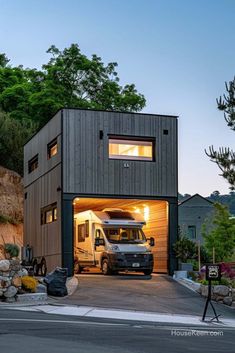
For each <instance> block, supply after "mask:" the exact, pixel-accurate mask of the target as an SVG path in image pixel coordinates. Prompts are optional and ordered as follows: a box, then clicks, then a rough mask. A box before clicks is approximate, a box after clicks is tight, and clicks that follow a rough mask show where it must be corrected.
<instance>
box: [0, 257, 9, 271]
mask: <svg viewBox="0 0 235 353" xmlns="http://www.w3.org/2000/svg"><path fill="white" fill-rule="evenodd" d="M9 268H10V261H9V260H0V271H3V272H5V271H9Z"/></svg>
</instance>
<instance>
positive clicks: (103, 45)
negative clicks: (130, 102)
mask: <svg viewBox="0 0 235 353" xmlns="http://www.w3.org/2000/svg"><path fill="white" fill-rule="evenodd" d="M0 9H1V10H0V52H5V53H6V54H7V56H8V57H9V58H10V59H11V63H12V65H19V64H23V65H24V66H26V67H37V68H40V67H41V65H42V64H44V63H46V62H47V61H48V58H49V57H48V54H46V50H47V49H48V48H49V46H50V45H51V44H55V45H56V46H57V47H58V48H60V49H63V48H65V47H66V46H69V45H70V44H71V43H78V44H79V46H80V48H81V50H82V52H83V53H85V54H86V55H88V56H90V55H91V54H93V53H95V54H97V55H99V56H101V58H102V59H103V61H104V62H106V63H107V62H110V61H116V62H117V63H118V73H119V77H120V79H121V83H122V84H125V83H135V85H136V87H137V89H138V91H139V92H141V93H143V94H144V95H145V97H146V100H147V105H146V108H145V109H144V112H148V113H160V114H173V115H179V191H180V192H181V193H190V194H193V193H196V192H198V193H201V194H202V195H205V196H207V195H209V194H210V193H211V192H213V191H214V190H219V191H220V192H221V193H227V192H229V189H228V184H227V183H226V181H225V180H224V179H223V178H222V177H220V176H218V173H219V170H218V168H217V166H216V165H215V164H213V163H211V162H210V161H209V159H208V157H206V155H205V153H204V149H205V148H207V147H208V146H209V145H211V144H213V145H214V146H215V147H216V148H217V147H219V146H230V147H232V148H234V149H235V146H234V145H235V144H234V141H235V140H234V138H235V133H234V132H232V131H231V130H229V128H228V127H227V126H226V124H225V122H224V119H223V114H222V113H221V112H219V111H218V110H217V109H216V98H217V97H219V96H220V95H221V94H223V93H224V90H225V88H224V82H225V81H229V80H231V79H232V78H233V77H234V75H235V38H234V37H235V21H234V14H235V1H234V0H223V1H221V0H83V1H82V0H40V1H39V0H20V1H19V0H0Z"/></svg>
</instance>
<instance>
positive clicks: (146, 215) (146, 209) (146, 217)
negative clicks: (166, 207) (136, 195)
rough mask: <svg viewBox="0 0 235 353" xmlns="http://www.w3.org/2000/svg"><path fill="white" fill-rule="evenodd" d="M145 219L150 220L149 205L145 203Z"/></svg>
mask: <svg viewBox="0 0 235 353" xmlns="http://www.w3.org/2000/svg"><path fill="white" fill-rule="evenodd" d="M144 220H145V222H147V221H148V220H149V207H148V206H145V205H144Z"/></svg>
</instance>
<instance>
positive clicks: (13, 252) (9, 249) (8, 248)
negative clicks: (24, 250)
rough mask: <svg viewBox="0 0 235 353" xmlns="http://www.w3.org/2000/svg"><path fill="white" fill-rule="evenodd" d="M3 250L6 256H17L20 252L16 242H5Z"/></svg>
mask: <svg viewBox="0 0 235 353" xmlns="http://www.w3.org/2000/svg"><path fill="white" fill-rule="evenodd" d="M4 252H5V256H6V258H12V257H18V256H19V253H20V248H19V246H18V245H16V244H5V245H4Z"/></svg>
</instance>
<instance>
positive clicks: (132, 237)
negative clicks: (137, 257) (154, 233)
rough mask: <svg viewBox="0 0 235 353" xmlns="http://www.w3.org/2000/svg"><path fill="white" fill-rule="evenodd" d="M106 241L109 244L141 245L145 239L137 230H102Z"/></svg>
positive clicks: (140, 230)
mask: <svg viewBox="0 0 235 353" xmlns="http://www.w3.org/2000/svg"><path fill="white" fill-rule="evenodd" d="M104 232H105V235H106V238H107V240H108V241H109V242H110V243H122V244H127V243H128V244H143V243H145V242H146V237H145V235H144V232H143V231H142V229H139V228H118V227H117V228H104Z"/></svg>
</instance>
